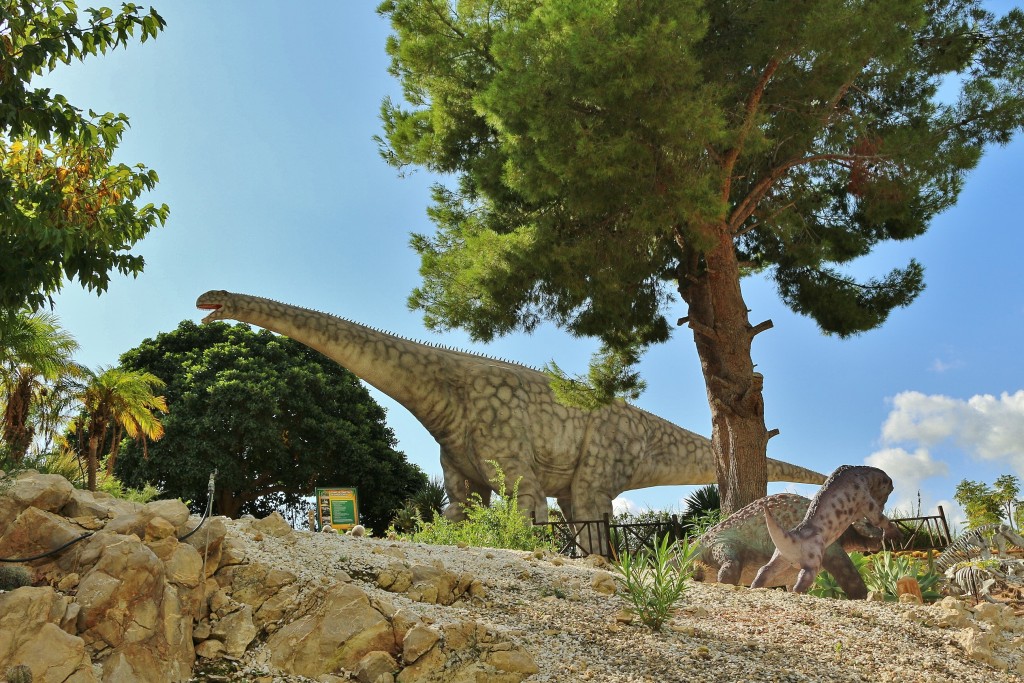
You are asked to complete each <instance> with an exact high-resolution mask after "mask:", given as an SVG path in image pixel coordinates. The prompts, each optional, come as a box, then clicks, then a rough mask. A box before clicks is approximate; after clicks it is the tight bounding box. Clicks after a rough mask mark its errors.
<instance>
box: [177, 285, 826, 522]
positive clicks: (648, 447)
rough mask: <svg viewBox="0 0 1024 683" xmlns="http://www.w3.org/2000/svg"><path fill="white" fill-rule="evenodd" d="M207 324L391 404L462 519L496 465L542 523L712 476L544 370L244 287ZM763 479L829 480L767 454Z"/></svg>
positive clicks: (682, 435) (633, 415) (633, 420)
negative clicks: (334, 368)
mask: <svg viewBox="0 0 1024 683" xmlns="http://www.w3.org/2000/svg"><path fill="white" fill-rule="evenodd" d="M196 306H197V307H199V308H202V309H207V310H211V311H212V313H210V314H209V315H208V316H207V317H206V318H204V319H203V321H204V322H209V321H212V320H225V319H230V320H239V321H242V322H246V323H251V324H253V325H258V326H260V327H264V328H266V329H268V330H272V331H274V332H278V333H280V334H283V335H286V336H288V337H291V338H292V339H295V340H296V341H299V342H301V343H303V344H305V345H307V346H310V347H312V348H314V349H316V350H317V351H320V352H321V353H323V354H324V355H325V356H327V357H328V358H331V359H332V360H334V361H335V362H337V363H339V364H340V365H342V366H344V367H345V368H347V369H348V370H349V371H351V372H352V373H353V374H354V375H356V376H357V377H359V378H361V379H362V380H364V381H366V382H367V383H369V384H371V385H373V386H374V387H376V388H377V389H379V390H380V391H382V392H384V393H385V394H387V395H388V396H390V397H391V398H393V399H395V400H396V401H398V402H399V403H401V404H402V405H403V406H405V407H406V408H407V409H408V410H409V412H411V413H412V414H413V415H414V416H415V417H416V419H418V420H419V421H420V423H422V424H423V426H424V427H425V428H426V429H427V431H428V432H430V434H431V436H433V437H434V439H436V440H437V442H438V443H439V444H440V446H441V469H442V471H443V473H444V481H445V488H446V490H447V492H448V497H449V499H450V501H451V505H449V507H448V509H447V510H446V511H445V514H446V516H448V517H449V518H450V519H459V518H460V517H461V516H462V514H463V513H462V506H461V504H462V503H465V502H466V500H467V497H468V495H469V494H470V493H477V494H479V495H480V496H481V497H482V498H483V499H484V500H485V501H487V500H489V499H490V495H491V484H490V482H491V481H492V480H493V479H494V478H495V474H496V473H495V470H494V467H493V466H492V465H491V464H490V463H489V462H488V461H494V462H497V463H498V465H499V466H500V467H501V468H502V470H503V471H504V472H505V475H506V477H507V481H508V482H510V483H511V482H514V481H516V480H517V479H518V478H520V477H522V480H521V482H520V484H519V498H518V503H519V506H520V509H522V510H523V511H524V512H525V513H526V514H530V513H533V514H534V515H535V516H536V518H537V520H538V521H546V520H547V498H548V497H553V498H556V499H557V500H558V504H559V507H560V508H561V509H562V510H563V512H564V513H565V514H566V515H567V517H569V518H570V519H577V520H593V519H601V518H602V516H603V515H604V514H605V513H609V514H610V513H611V512H612V499H614V498H615V497H616V496H618V495H619V494H620V493H622V492H623V491H627V490H631V489H637V488H645V487H648V486H661V485H677V484H707V483H712V482H714V481H715V480H716V476H715V456H714V453H713V452H712V450H711V442H710V441H708V439H706V438H704V437H703V436H700V435H699V434H694V433H693V432H690V431H687V430H685V429H682V428H681V427H678V426H676V425H674V424H672V423H670V422H668V421H666V420H663V419H661V418H659V417H656V416H654V415H652V414H650V413H647V412H645V411H643V410H640V409H638V408H635V407H633V406H630V405H628V404H626V403H622V402H619V403H616V404H613V405H610V406H606V407H604V408H601V409H599V410H594V411H585V410H579V409H575V408H570V407H566V406H564V405H561V404H560V403H558V401H556V400H555V396H554V394H553V393H552V391H551V388H550V386H549V379H548V377H547V375H545V374H544V373H542V372H540V371H538V370H534V369H531V368H528V367H525V366H522V365H517V364H515V363H509V362H506V361H500V360H495V359H492V358H487V357H484V356H478V355H474V354H470V353H465V352H461V351H455V350H450V349H444V348H438V347H434V346H429V345H426V344H419V343H416V342H413V341H410V340H407V339H403V338H401V337H396V336H393V335H390V334H387V333H384V332H381V331H378V330H374V329H372V328H369V327H365V326H363V325H360V324H358V323H354V322H351V321H348V320H344V319H342V318H338V317H335V316H333V315H328V314H326V313H320V312H317V311H311V310H308V309H305V308H299V307H297V306H289V305H286V304H282V303H278V302H276V301H271V300H269V299H263V298H259V297H255V296H248V295H244V294H232V293H229V292H224V291H212V292H207V293H206V294H203V295H202V296H200V297H199V299H198V300H197V301H196ZM768 478H769V480H771V481H792V482H803V483H811V484H819V483H821V482H822V481H824V479H825V477H824V476H823V475H821V474H819V473H817V472H813V471H811V470H808V469H804V468H802V467H798V466H795V465H790V464H788V463H784V462H779V461H776V460H771V459H769V460H768Z"/></svg>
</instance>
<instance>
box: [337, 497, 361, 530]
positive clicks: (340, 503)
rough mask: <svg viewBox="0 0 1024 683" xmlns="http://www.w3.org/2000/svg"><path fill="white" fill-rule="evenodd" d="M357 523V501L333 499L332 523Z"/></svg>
mask: <svg viewBox="0 0 1024 683" xmlns="http://www.w3.org/2000/svg"><path fill="white" fill-rule="evenodd" d="M355 523H356V502H355V501H354V500H338V499H337V498H335V499H332V500H331V524H332V525H335V524H347V525H349V526H354V525H355Z"/></svg>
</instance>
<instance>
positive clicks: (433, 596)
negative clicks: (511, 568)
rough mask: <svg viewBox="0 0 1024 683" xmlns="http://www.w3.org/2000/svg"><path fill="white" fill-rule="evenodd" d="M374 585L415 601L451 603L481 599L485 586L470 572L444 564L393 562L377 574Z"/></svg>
mask: <svg viewBox="0 0 1024 683" xmlns="http://www.w3.org/2000/svg"><path fill="white" fill-rule="evenodd" d="M377 587H378V588H383V589H384V590H386V591H389V592H391V593H405V594H406V595H407V596H408V597H409V599H411V600H415V601H416V602H428V603H431V604H440V605H451V604H453V603H454V602H455V601H456V600H459V599H462V598H464V597H465V598H476V599H483V598H484V596H485V595H486V590H485V589H484V587H483V584H481V583H480V582H479V581H477V580H476V579H475V578H473V576H472V575H471V574H466V573H463V574H453V573H452V572H450V571H448V570H447V569H445V568H444V567H434V566H428V565H423V564H416V565H409V564H408V563H406V562H393V563H392V564H391V565H389V566H388V568H387V569H385V570H384V571H383V572H381V573H380V574H379V575H378V576H377Z"/></svg>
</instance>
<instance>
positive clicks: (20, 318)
mask: <svg viewBox="0 0 1024 683" xmlns="http://www.w3.org/2000/svg"><path fill="white" fill-rule="evenodd" d="M77 350H78V342H76V341H75V339H74V337H72V336H71V335H70V334H69V333H68V332H67V331H65V330H64V329H62V328H61V327H60V322H59V320H58V319H57V316H55V315H53V314H52V313H28V312H26V311H24V310H3V309H0V441H2V443H3V446H4V450H5V451H6V455H7V457H8V458H9V460H10V462H11V464H13V465H18V464H19V463H20V462H21V461H22V460H23V459H24V458H25V455H26V454H27V453H28V450H29V447H30V446H31V445H32V441H33V439H34V438H35V437H36V435H37V428H38V427H40V426H42V427H43V430H44V431H48V429H55V428H56V425H54V424H51V423H49V422H48V421H46V420H43V421H42V424H37V422H38V420H37V419H36V418H38V417H39V415H40V408H41V407H42V405H43V404H46V401H47V396H48V394H50V393H52V392H54V390H55V388H57V387H58V386H62V385H64V384H66V382H65V380H66V379H68V378H71V377H76V376H80V375H81V374H82V369H81V368H80V367H79V366H78V365H77V364H76V363H75V362H74V360H73V358H72V356H73V354H74V353H75V351H77ZM50 405H52V403H51V404H50ZM43 412H44V413H45V411H43Z"/></svg>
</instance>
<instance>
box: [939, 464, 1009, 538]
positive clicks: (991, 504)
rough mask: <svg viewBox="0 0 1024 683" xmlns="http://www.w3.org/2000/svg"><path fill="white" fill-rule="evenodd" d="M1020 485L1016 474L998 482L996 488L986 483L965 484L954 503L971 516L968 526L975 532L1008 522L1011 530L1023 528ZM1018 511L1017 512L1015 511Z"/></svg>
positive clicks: (1006, 475)
mask: <svg viewBox="0 0 1024 683" xmlns="http://www.w3.org/2000/svg"><path fill="white" fill-rule="evenodd" d="M1019 496H1020V481H1019V480H1018V479H1017V477H1015V476H1013V475H1012V474H1004V475H1001V476H999V477H997V478H996V481H995V485H994V486H989V485H988V484H985V483H984V482H977V481H971V480H969V479H964V480H962V481H961V482H960V483H959V484H957V486H956V492H955V493H954V494H953V499H954V500H955V501H956V502H958V503H959V504H960V506H961V507H962V508H963V509H964V512H966V513H967V526H968V527H970V528H972V529H973V528H975V527H979V526H983V525H985V524H995V523H998V522H1003V521H1005V522H1007V523H1009V525H1010V526H1011V527H1015V526H1019V517H1020V515H1019V514H1015V513H1019V506H1018V505H1017V498H1018V497H1019ZM1015 508H1016V509H1015Z"/></svg>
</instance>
